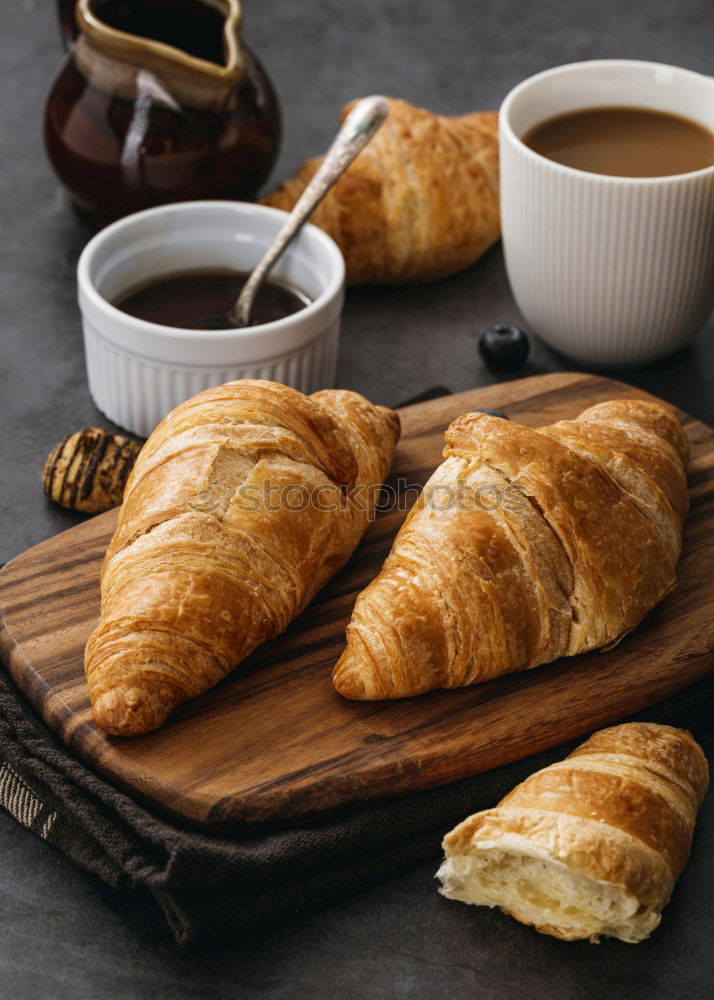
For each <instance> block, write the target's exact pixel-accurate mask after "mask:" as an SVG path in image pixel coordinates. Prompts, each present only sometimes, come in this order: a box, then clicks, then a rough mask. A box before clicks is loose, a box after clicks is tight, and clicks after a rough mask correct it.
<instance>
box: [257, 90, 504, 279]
mask: <svg viewBox="0 0 714 1000" xmlns="http://www.w3.org/2000/svg"><path fill="white" fill-rule="evenodd" d="M353 103H355V102H353ZM351 108H352V104H349V105H347V107H346V108H344V110H343V112H342V118H343V119H344V118H345V117H346V115H347V114H348V112H349V111H350V109H351ZM321 162H322V157H317V158H316V159H313V160H308V162H307V163H305V164H304V165H303V166H302V167H301V168H300V169H299V170H298V172H297V173H296V174H295V176H294V177H292V178H291V179H290V180H288V181H286V182H285V183H284V184H282V185H281V187H279V188H278V190H277V191H275V192H274V193H273V194H271V195H270V196H269V197H267V198H265V199H264V200H263V204H264V205H272V206H273V207H274V208H282V209H285V210H286V211H290V210H291V209H292V208H293V206H294V205H295V203H296V202H297V200H298V198H299V197H300V195H301V194H302V192H303V191H304V190H305V188H306V187H307V185H308V184H309V182H310V180H311V179H312V177H313V175H314V173H315V171H316V170H317V169H318V167H319V165H320V163H321ZM311 222H314V223H315V225H317V226H320V228H321V229H324V230H325V232H326V233H328V234H329V235H330V236H331V237H332V238H333V239H334V240H335V242H336V243H337V245H338V246H339V248H340V250H341V251H342V253H343V254H344V257H345V263H346V266H347V282H348V284H350V285H360V284H367V283H377V284H387V285H398V284H404V283H406V282H411V281H432V280H434V279H436V278H443V277H446V276H447V275H449V274H454V273H455V272H456V271H460V270H461V269H462V268H464V267H467V266H468V265H469V264H472V263H473V262H474V261H475V260H476V259H477V258H478V257H480V256H481V254H482V253H484V252H485V251H486V250H488V248H489V247H490V246H491V244H492V243H495V241H496V240H497V239H498V238H499V236H500V216H499V206H498V115H497V113H496V112H495V111H479V112H473V113H471V114H467V115H462V116H461V117H446V116H444V115H435V114H432V113H431V112H430V111H425V110H424V109H423V108H416V107H414V105H412V104H407V102H406V101H400V100H395V99H393V98H389V114H388V115H387V118H386V121H385V123H384V124H383V125H382V127H381V129H380V130H379V132H377V134H376V136H375V137H374V138H373V139H372V141H371V142H370V143H369V145H368V146H367V147H366V149H364V150H363V151H362V152H361V153H360V155H359V156H358V157H357V159H356V160H355V162H354V163H353V164H352V166H350V167H349V169H348V170H347V171H346V172H345V174H344V175H343V176H342V177H341V178H340V180H339V181H338V182H337V184H336V185H335V187H334V188H333V189H332V191H330V193H329V194H328V195H327V197H326V198H325V200H324V201H323V202H322V203H321V204H320V205H319V206H318V208H317V209H316V210H315V212H314V213H313V215H312V217H311Z"/></svg>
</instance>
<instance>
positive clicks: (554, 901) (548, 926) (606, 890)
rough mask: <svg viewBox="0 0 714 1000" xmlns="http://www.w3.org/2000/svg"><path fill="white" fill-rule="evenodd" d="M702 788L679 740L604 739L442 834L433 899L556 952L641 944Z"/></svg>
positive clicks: (654, 728) (660, 732) (624, 730)
mask: <svg viewBox="0 0 714 1000" xmlns="http://www.w3.org/2000/svg"><path fill="white" fill-rule="evenodd" d="M708 783H709V775H708V768H707V762H706V758H705V757H704V754H703V753H702V750H701V747H700V746H699V745H698V744H697V743H696V742H695V741H694V740H693V739H692V737H691V735H690V734H689V733H688V732H686V731H685V730H682V729H672V728H671V727H670V726H660V725H655V724H654V723H645V722H641V723H629V724H625V725H622V726H614V727H613V728H612V729H603V730H602V731H601V732H598V733H595V735H594V736H591V737H590V739H589V740H587V742H586V743H583V745H582V746H580V747H578V749H577V750H574V751H573V753H571V755H570V756H569V757H567V758H566V759H565V760H561V761H559V762H558V763H556V764H551V765H550V766H549V767H546V768H544V769H543V770H542V771H537V772H536V773H535V774H532V775H531V776H530V777H529V778H527V779H526V780H525V781H523V782H521V784H520V785H517V786H516V787H515V788H514V789H513V791H512V792H510V793H509V794H508V795H507V796H506V797H505V799H502V800H501V802H499V804H498V805H497V806H496V807H495V809H486V810H484V811H483V812H478V813H475V814H474V815H473V816H469V817H468V819H465V820H464V821H463V823H460V824H459V825H458V826H457V827H456V828H455V829H453V830H452V831H451V833H449V834H447V835H446V837H445V839H444V851H445V854H446V858H445V860H444V863H443V864H442V866H441V868H440V869H439V872H438V874H437V877H438V878H439V879H440V880H441V882H442V888H441V892H442V893H443V894H444V895H445V896H448V897H449V898H450V899H458V900H461V901H462V902H464V903H475V904H477V905H482V906H500V907H501V909H502V910H504V911H505V912H506V913H510V914H511V916H513V917H515V918H516V919H517V920H520V921H521V922H522V923H524V924H531V925H532V926H533V927H535V928H536V929H537V930H539V931H541V932H542V933H544V934H552V935H553V936H554V937H558V938H563V939H564V940H566V941H574V940H577V939H580V938H589V939H590V940H591V941H593V942H596V941H597V940H598V938H599V936H600V935H601V934H604V935H609V936H611V937H617V938H620V939H621V940H622V941H629V942H631V943H634V942H637V941H643V940H644V939H645V938H646V937H648V936H649V934H650V933H651V932H652V931H653V930H654V929H655V928H656V927H657V925H658V924H659V922H660V920H661V915H662V908H663V907H664V906H665V905H666V903H667V901H668V900H669V897H670V895H671V892H672V889H673V888H674V884H675V882H676V880H677V878H678V877H679V875H680V873H681V871H682V869H683V868H684V865H685V863H686V861H687V858H688V857H689V850H690V847H691V843H692V834H693V832H694V823H695V820H696V817H697V810H698V809H699V807H700V805H701V803H702V799H703V798H704V793H705V792H706V789H707V785H708Z"/></svg>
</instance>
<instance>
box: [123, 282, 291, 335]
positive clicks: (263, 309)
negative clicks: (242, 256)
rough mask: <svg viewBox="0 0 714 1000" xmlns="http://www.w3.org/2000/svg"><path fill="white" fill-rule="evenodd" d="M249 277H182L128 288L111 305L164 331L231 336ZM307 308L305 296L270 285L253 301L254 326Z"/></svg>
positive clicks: (266, 283) (283, 287) (264, 286)
mask: <svg viewBox="0 0 714 1000" xmlns="http://www.w3.org/2000/svg"><path fill="white" fill-rule="evenodd" d="M248 277H249V275H248V273H246V272H244V271H232V270H228V269H221V270H218V269H210V270H208V269H206V270H199V271H178V272H176V273H174V274H168V275H164V276H162V277H160V278H153V279H152V280H151V281H147V282H145V283H143V284H141V285H138V286H135V287H134V288H130V289H129V290H128V291H126V292H123V293H122V295H120V296H119V297H118V298H117V299H116V300H115V301H114V303H113V304H114V305H115V306H116V308H117V309H121V311H122V312H125V313H128V314H129V315H130V316H136V317H137V318H138V319H143V320H148V322H150V323H160V324H162V325H163V326H176V327H180V328H183V329H186V330H230V329H232V328H234V327H235V323H234V322H232V321H231V320H229V319H228V314H229V312H230V311H231V310H232V308H233V306H234V304H235V301H236V299H237V298H238V296H239V295H240V292H241V289H242V288H243V285H244V284H245V283H246V281H247V280H248ZM309 303H310V299H309V298H308V296H307V295H305V294H304V292H301V291H299V290H298V289H295V288H290V287H288V286H287V285H282V284H280V283H278V282H277V281H275V280H269V281H266V282H265V283H264V284H263V286H262V287H261V288H260V289H259V290H258V294H257V295H256V297H255V302H254V303H253V309H252V310H251V322H250V325H251V326H258V325H259V324H261V323H272V322H274V321H275V320H278V319H283V318H284V317H285V316H290V315H292V314H293V313H296V312H299V311H300V310H301V309H304V308H305V306H306V305H308V304H309Z"/></svg>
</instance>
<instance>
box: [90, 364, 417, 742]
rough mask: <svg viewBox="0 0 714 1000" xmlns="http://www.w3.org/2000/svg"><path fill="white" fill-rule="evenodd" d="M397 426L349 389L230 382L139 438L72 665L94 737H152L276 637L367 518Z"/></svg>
mask: <svg viewBox="0 0 714 1000" xmlns="http://www.w3.org/2000/svg"><path fill="white" fill-rule="evenodd" d="M398 436H399V418H398V417H397V415H396V414H395V413H393V412H392V411H391V410H387V409H386V408H384V407H381V406H373V405H372V404H371V403H369V402H368V401H367V400H366V399H364V398H363V397H362V396H359V395H358V394H357V393H353V392H346V391H341V390H324V391H322V392H317V393H314V394H313V395H312V396H304V395H303V394H302V393H300V392H296V391H295V390H294V389H289V388H287V387H286V386H283V385H278V384H276V383H273V382H264V381H251V380H243V381H238V382H230V383H228V384H226V385H223V386H219V387H217V388H215V389H209V390H207V391H206V392H202V393H200V394H199V395H198V396H194V397H193V398H192V399H189V400H188V401H187V402H185V403H183V404H182V405H181V406H179V407H178V408H177V409H175V410H174V411H173V412H172V413H170V414H169V415H168V416H167V417H166V418H165V419H164V420H163V421H162V423H161V424H159V426H158V427H157V428H156V430H155V431H154V432H153V434H152V435H151V437H150V438H149V439H148V441H147V442H146V444H145V446H144V448H143V449H142V451H141V454H140V455H139V459H138V461H137V463H136V465H135V467H134V470H133V472H132V474H131V477H130V479H129V482H128V483H127V487H126V492H125V495H124V504H123V506H122V509H121V512H120V515H119V522H118V524H117V528H116V531H115V533H114V537H113V538H112V541H111V543H110V545H109V549H108V551H107V554H106V557H105V559H104V564H103V568H102V574H101V594H102V601H101V617H100V621H99V624H98V625H97V627H96V629H95V630H94V632H93V633H92V635H91V636H90V638H89V641H88V642H87V647H86V654H85V669H86V674H87V682H88V685H89V694H90V698H91V700H92V706H93V713H94V718H95V721H96V723H97V725H98V726H100V727H101V728H102V729H104V730H105V731H107V732H110V733H118V734H122V735H126V734H134V733H142V732H146V731H148V730H150V729H154V728H156V727H157V726H159V725H160V724H161V723H162V722H163V720H164V719H165V718H166V717H167V715H169V713H170V712H171V711H172V710H173V709H174V708H175V707H176V706H177V705H178V704H180V703H181V702H182V701H185V700H186V699H187V698H192V697H194V696H196V695H198V694H200V693H201V692H202V691H205V690H206V689H207V688H209V687H211V686H212V685H214V684H216V683H217V682H218V681H219V680H221V678H222V677H224V676H225V675H226V673H228V671H230V670H231V669H233V667H235V666H236V664H237V663H239V662H240V661H241V660H242V659H244V658H245V657H246V656H247V655H248V654H249V653H250V652H251V651H252V650H253V649H255V647H256V646H258V645H259V644H260V643H262V642H264V641H266V640H267V639H270V638H272V637H274V636H275V635H277V634H278V633H279V632H281V631H282V630H283V629H284V628H285V627H286V626H287V625H288V623H289V622H290V621H291V620H292V619H293V618H294V617H295V616H296V615H297V614H299V612H300V611H301V610H302V609H303V608H304V607H305V606H306V605H307V604H308V602H309V601H310V600H311V599H312V597H313V596H314V595H315V594H316V593H317V591H318V590H319V589H320V588H321V587H322V586H323V585H324V584H325V583H326V582H327V580H328V579H329V578H330V577H331V576H332V575H333V573H335V572H336V571H337V570H338V569H340V567H341V566H342V565H344V563H345V562H346V560H347V559H348V558H349V556H350V554H351V553H352V551H353V549H354V548H355V546H356V545H357V542H358V541H359V539H360V538H361V536H362V534H363V532H364V531H365V529H366V527H367V525H368V524H369V522H370V520H371V519H372V517H373V515H374V506H375V502H376V491H377V487H378V486H379V484H381V483H382V480H383V479H384V477H385V475H386V474H387V472H388V470H389V468H390V465H391V462H392V458H393V455H394V449H395V446H396V441H397V438H398Z"/></svg>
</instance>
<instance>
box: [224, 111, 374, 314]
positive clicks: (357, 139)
mask: <svg viewBox="0 0 714 1000" xmlns="http://www.w3.org/2000/svg"><path fill="white" fill-rule="evenodd" d="M388 111H389V106H388V105H387V102H386V101H385V99H384V98H383V97H365V98H364V100H362V101H360V102H359V103H358V104H356V105H355V106H354V108H353V109H352V111H350V113H349V115H348V116H347V118H346V119H345V122H344V125H343V126H342V128H341V129H340V131H339V132H338V133H337V135H336V137H335V140H334V142H333V143H332V145H331V146H330V148H329V149H328V151H327V153H326V155H325V158H324V160H323V161H322V164H321V166H320V168H319V170H318V171H317V173H316V174H315V175H314V177H313V178H312V180H311V181H310V183H309V184H308V186H307V187H306V188H305V190H304V191H303V193H302V194H301V196H300V198H299V199H298V201H297V202H296V204H295V207H294V208H293V210H292V212H291V213H290V215H289V216H288V218H287V219H286V220H285V224H284V225H283V228H282V229H281V230H280V232H279V233H278V235H277V236H276V237H275V239H274V240H273V242H272V243H271V244H270V246H269V247H268V249H267V250H266V251H265V253H264V255H263V257H262V258H261V260H260V261H259V263H258V264H257V266H256V268H255V270H254V271H253V273H252V274H251V276H250V277H249V278H248V280H247V281H246V283H245V285H244V286H243V290H242V291H241V293H240V295H239V296H238V300H237V301H236V304H235V306H234V307H233V312H232V314H231V317H230V318H231V319H232V320H234V321H235V322H236V323H237V325H238V326H248V324H249V322H250V312H251V309H252V307H253V300H254V299H255V296H256V293H257V291H258V288H259V287H260V286H261V285H262V284H263V281H264V280H265V278H266V276H267V275H268V272H269V271H270V269H271V268H272V267H273V265H274V264H275V262H276V261H277V259H278V257H280V255H281V254H282V252H283V250H285V248H286V246H287V245H288V244H289V243H290V242H291V241H292V240H293V238H294V237H295V235H296V234H297V232H298V231H299V229H300V228H301V226H302V225H303V223H304V222H305V220H306V219H308V218H309V217H310V215H312V213H313V212H314V211H315V209H316V208H317V206H318V205H319V204H320V202H321V201H322V199H323V198H324V197H325V195H326V194H327V192H328V191H329V190H330V188H331V187H332V186H333V184H334V183H335V182H336V181H337V180H338V179H339V178H340V177H341V176H342V174H343V173H344V172H345V170H346V169H347V167H349V165H350V163H352V161H353V160H354V158H355V157H356V156H357V155H358V153H360V152H361V151H362V150H363V149H364V147H365V146H366V145H367V143H368V142H369V141H370V139H371V138H372V136H373V135H374V134H375V132H376V131H377V130H378V129H379V127H380V126H381V124H382V122H383V121H384V119H385V118H386V117H387V113H388Z"/></svg>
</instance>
